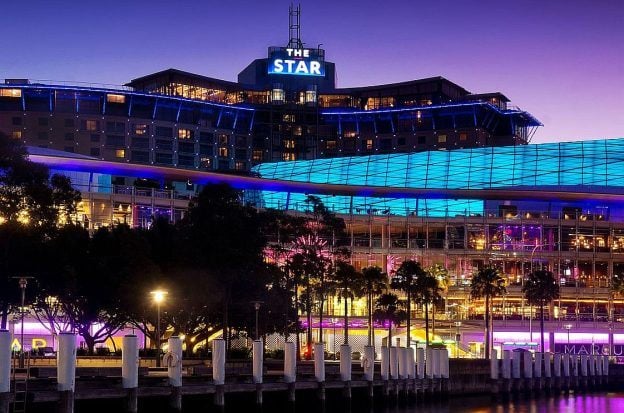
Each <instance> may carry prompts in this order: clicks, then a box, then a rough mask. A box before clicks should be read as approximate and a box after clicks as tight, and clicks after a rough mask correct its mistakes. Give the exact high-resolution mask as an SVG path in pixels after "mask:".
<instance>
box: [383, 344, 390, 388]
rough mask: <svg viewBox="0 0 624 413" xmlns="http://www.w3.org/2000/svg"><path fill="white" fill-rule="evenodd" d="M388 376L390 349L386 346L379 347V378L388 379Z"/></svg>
mask: <svg viewBox="0 0 624 413" xmlns="http://www.w3.org/2000/svg"><path fill="white" fill-rule="evenodd" d="M389 378H390V349H389V348H388V347H382V348H381V379H382V380H388V379H389Z"/></svg>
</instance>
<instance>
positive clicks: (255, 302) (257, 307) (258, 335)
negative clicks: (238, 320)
mask: <svg viewBox="0 0 624 413" xmlns="http://www.w3.org/2000/svg"><path fill="white" fill-rule="evenodd" d="M251 303H252V304H253V306H254V310H256V340H259V339H260V334H258V312H259V311H260V306H261V305H262V304H264V301H252V302H251Z"/></svg>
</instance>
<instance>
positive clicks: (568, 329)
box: [563, 324, 572, 353]
mask: <svg viewBox="0 0 624 413" xmlns="http://www.w3.org/2000/svg"><path fill="white" fill-rule="evenodd" d="M563 328H565V329H566V330H567V331H568V347H567V348H566V351H565V352H564V353H567V352H568V350H569V348H570V329H571V328H572V324H566V325H564V326H563Z"/></svg>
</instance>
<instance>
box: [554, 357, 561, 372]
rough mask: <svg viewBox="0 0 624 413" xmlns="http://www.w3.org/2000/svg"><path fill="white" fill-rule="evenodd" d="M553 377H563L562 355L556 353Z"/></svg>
mask: <svg viewBox="0 0 624 413" xmlns="http://www.w3.org/2000/svg"><path fill="white" fill-rule="evenodd" d="M553 375H554V377H561V353H555V355H554V356H553Z"/></svg>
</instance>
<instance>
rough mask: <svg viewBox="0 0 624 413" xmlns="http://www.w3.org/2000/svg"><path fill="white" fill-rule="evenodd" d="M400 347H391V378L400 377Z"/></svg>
mask: <svg viewBox="0 0 624 413" xmlns="http://www.w3.org/2000/svg"><path fill="white" fill-rule="evenodd" d="M398 353H399V349H398V347H395V346H392V347H390V378H391V379H392V380H396V379H398V378H399V354H398Z"/></svg>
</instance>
